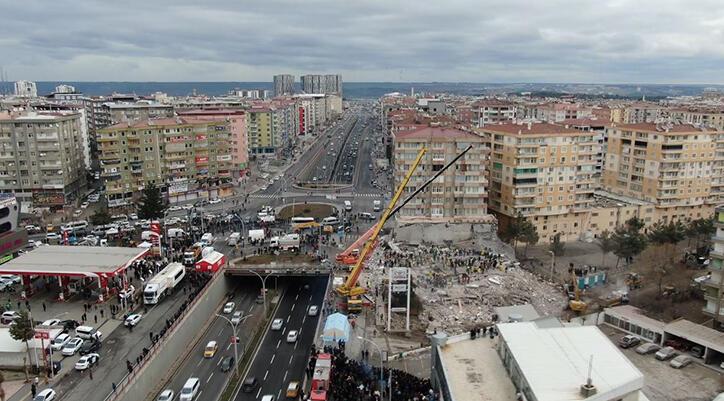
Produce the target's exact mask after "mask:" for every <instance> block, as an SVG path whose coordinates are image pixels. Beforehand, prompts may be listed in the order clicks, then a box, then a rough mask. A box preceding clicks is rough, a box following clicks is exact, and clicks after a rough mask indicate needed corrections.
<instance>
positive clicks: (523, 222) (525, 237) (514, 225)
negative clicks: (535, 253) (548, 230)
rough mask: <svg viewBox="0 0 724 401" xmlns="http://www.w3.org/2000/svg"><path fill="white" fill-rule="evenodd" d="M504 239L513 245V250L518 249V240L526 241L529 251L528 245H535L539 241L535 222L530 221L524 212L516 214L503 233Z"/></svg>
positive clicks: (526, 251)
mask: <svg viewBox="0 0 724 401" xmlns="http://www.w3.org/2000/svg"><path fill="white" fill-rule="evenodd" d="M501 237H502V239H503V241H505V242H507V243H509V244H511V245H513V251H514V252H516V251H517V247H518V242H525V244H526V245H525V246H526V250H525V254H526V255H527V253H528V245H535V244H536V243H537V242H538V231H537V230H536V228H535V226H534V225H533V223H531V222H530V221H528V219H526V218H525V217H524V216H523V215H522V214H520V213H518V215H517V216H515V219H513V220H512V221H511V222H510V223H509V224H508V226H507V227H506V229H505V230H504V231H503V232H502V235H501Z"/></svg>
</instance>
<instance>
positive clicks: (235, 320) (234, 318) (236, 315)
mask: <svg viewBox="0 0 724 401" xmlns="http://www.w3.org/2000/svg"><path fill="white" fill-rule="evenodd" d="M242 314H243V312H241V311H236V312H234V314H233V315H232V316H231V323H233V324H239V323H241V317H242Z"/></svg>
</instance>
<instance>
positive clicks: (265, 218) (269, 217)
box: [256, 213, 276, 223]
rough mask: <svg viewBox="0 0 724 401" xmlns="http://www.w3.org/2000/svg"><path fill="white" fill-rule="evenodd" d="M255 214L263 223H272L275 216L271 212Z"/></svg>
mask: <svg viewBox="0 0 724 401" xmlns="http://www.w3.org/2000/svg"><path fill="white" fill-rule="evenodd" d="M256 216H257V217H258V218H259V221H261V222H264V223H273V222H275V221H276V217H274V215H273V214H269V213H257V214H256Z"/></svg>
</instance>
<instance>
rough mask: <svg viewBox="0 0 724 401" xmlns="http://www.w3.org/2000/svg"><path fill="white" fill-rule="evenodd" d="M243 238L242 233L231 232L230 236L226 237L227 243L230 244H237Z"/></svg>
mask: <svg viewBox="0 0 724 401" xmlns="http://www.w3.org/2000/svg"><path fill="white" fill-rule="evenodd" d="M240 239H241V233H238V232H237V233H231V235H229V238H227V239H226V245H228V246H236V244H238V243H239V240H240Z"/></svg>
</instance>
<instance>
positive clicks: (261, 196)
mask: <svg viewBox="0 0 724 401" xmlns="http://www.w3.org/2000/svg"><path fill="white" fill-rule="evenodd" d="M249 197H250V198H256V199H274V198H278V197H279V196H277V195H274V194H250V195H249Z"/></svg>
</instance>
